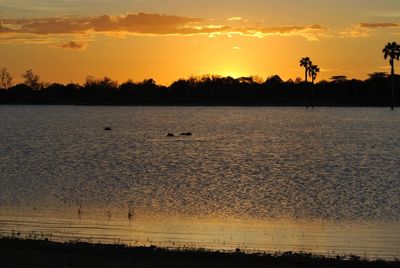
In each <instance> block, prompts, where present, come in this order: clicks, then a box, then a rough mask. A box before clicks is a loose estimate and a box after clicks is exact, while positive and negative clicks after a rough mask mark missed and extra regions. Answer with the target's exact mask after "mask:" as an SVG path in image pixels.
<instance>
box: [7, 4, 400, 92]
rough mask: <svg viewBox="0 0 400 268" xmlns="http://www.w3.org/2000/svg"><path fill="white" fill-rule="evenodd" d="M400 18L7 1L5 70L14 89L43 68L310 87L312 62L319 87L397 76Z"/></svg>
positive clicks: (326, 11)
mask: <svg viewBox="0 0 400 268" xmlns="http://www.w3.org/2000/svg"><path fill="white" fill-rule="evenodd" d="M349 2H351V3H349ZM396 10H400V2H399V1H398V0H354V1H345V0H335V1H333V0H332V1H317V0H306V1H301V3H300V2H299V1H297V0H283V1H279V3H277V2H276V1H260V0H249V1H246V2H245V3H244V2H243V1H229V2H228V1H211V0H203V1H195V0H192V1H185V2H184V3H183V1H180V0H170V1H162V0H117V1H110V0H96V1H94V0H82V1H77V0H59V1H54V0H52V1H50V0H29V1H28V0H0V21H1V24H0V53H1V55H2V57H1V63H0V66H1V67H7V68H8V69H9V71H10V72H11V73H12V74H13V76H14V77H15V79H14V82H19V81H21V78H20V76H21V74H22V73H23V72H24V71H25V70H27V69H33V70H34V72H36V73H38V74H39V75H40V76H41V78H42V80H44V81H46V82H62V83H68V82H79V83H81V82H83V81H84V79H85V77H86V76H87V75H94V76H96V77H102V76H109V77H111V78H113V79H116V80H118V81H119V82H124V81H126V80H128V79H133V80H134V81H139V80H143V79H145V78H153V79H155V80H156V81H157V82H158V83H160V84H166V85H168V84H170V83H171V82H173V81H174V80H176V79H179V78H187V77H188V76H190V75H196V76H197V75H204V74H217V75H223V76H233V77H240V76H250V75H258V76H260V77H262V78H264V79H265V78H266V77H267V76H270V75H274V74H278V75H280V76H281V77H282V78H283V79H284V80H286V79H289V78H292V79H295V78H296V77H301V78H303V71H302V68H300V67H299V66H298V62H299V59H300V58H301V57H304V56H309V57H311V58H312V60H313V61H314V62H315V63H316V64H318V65H319V66H320V67H321V73H320V75H319V77H318V80H320V79H329V77H331V76H333V75H347V76H348V77H354V78H365V77H366V75H367V74H368V73H371V72H375V71H388V70H389V67H388V63H387V62H386V61H385V60H384V59H383V57H382V54H381V50H382V48H383V46H384V45H385V44H386V43H387V42H388V41H396V40H397V39H398V38H399V36H400V11H396ZM338 18H340V19H338Z"/></svg>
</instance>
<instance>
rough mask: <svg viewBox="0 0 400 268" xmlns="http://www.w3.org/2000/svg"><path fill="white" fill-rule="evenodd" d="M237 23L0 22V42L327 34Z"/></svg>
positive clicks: (122, 19)
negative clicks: (88, 37)
mask: <svg viewBox="0 0 400 268" xmlns="http://www.w3.org/2000/svg"><path fill="white" fill-rule="evenodd" d="M241 20H242V18H241V17H233V18H229V19H227V20H225V22H224V21H223V20H222V21H221V23H220V24H216V23H215V22H216V21H215V20H212V21H211V20H207V19H202V18H191V17H183V16H174V15H160V14H147V13H137V14H127V15H124V16H109V15H103V16H97V17H86V18H76V17H60V18H39V19H3V20H0V39H1V38H3V37H4V36H5V35H6V34H8V37H7V38H8V39H9V40H11V37H10V34H12V35H13V36H15V37H16V38H18V39H20V38H22V35H40V36H52V37H54V36H57V35H69V34H71V35H77V34H80V35H85V34H93V33H98V34H101V33H105V34H109V35H114V34H117V35H121V34H122V35H128V34H134V35H210V36H215V35H229V36H231V35H242V36H252V37H260V38H262V37H266V36H271V35H276V36H300V37H304V38H306V39H307V40H313V41H314V40H318V39H319V38H321V37H326V36H327V31H328V29H327V28H326V27H323V26H320V25H318V24H312V25H309V26H260V24H259V23H257V24H253V25H254V26H252V25H251V23H249V22H246V24H245V25H246V26H243V25H241V24H238V22H240V21H241ZM211 22H212V24H211ZM75 45H76V44H75ZM67 47H68V46H67ZM69 47H70V48H72V49H75V48H74V47H75V46H74V45H73V44H72V43H71V44H69ZM62 48H64V47H62Z"/></svg>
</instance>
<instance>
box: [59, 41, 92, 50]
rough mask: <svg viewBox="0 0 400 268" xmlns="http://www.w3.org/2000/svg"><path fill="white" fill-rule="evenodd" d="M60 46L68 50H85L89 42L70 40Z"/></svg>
mask: <svg viewBox="0 0 400 268" xmlns="http://www.w3.org/2000/svg"><path fill="white" fill-rule="evenodd" d="M58 47H60V48H63V49H68V50H84V49H86V47H87V44H86V43H84V42H76V41H69V42H67V43H62V44H60V45H58Z"/></svg>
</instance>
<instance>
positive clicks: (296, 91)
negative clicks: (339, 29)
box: [0, 42, 400, 108]
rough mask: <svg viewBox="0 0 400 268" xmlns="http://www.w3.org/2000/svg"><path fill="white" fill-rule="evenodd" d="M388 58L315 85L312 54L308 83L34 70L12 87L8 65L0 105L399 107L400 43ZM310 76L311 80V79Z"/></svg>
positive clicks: (1, 76) (0, 83)
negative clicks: (363, 72)
mask: <svg viewBox="0 0 400 268" xmlns="http://www.w3.org/2000/svg"><path fill="white" fill-rule="evenodd" d="M382 52H383V54H384V57H385V59H389V63H390V66H391V74H390V75H388V74H386V73H384V72H376V73H372V74H369V75H368V78H367V79H365V80H358V79H348V78H347V77H346V76H344V75H336V76H333V77H331V78H330V79H329V80H328V81H327V80H322V81H320V82H318V83H315V80H316V78H317V75H318V73H319V71H320V68H319V67H318V66H317V65H315V64H313V63H312V61H311V59H310V58H309V57H304V58H302V59H301V60H300V66H302V67H304V69H305V79H304V81H303V80H301V79H300V78H297V79H296V80H295V81H293V80H291V79H289V80H287V81H283V80H282V79H281V78H280V77H279V76H278V75H273V76H270V77H268V78H267V79H265V80H263V79H261V78H259V77H255V76H250V77H240V78H233V77H230V76H227V77H222V76H217V75H205V76H199V77H194V76H192V77H189V78H188V79H179V80H177V81H175V82H173V83H172V84H171V85H170V86H163V85H158V84H157V83H156V82H155V81H154V80H153V79H146V80H144V81H141V82H133V81H130V80H129V81H127V82H125V83H122V84H118V83H117V81H115V80H113V79H111V78H108V77H104V78H100V79H97V78H95V77H92V76H89V77H87V78H86V81H85V82H84V84H83V85H80V84H75V83H69V84H66V85H64V84H59V83H51V84H47V83H43V82H42V81H41V80H40V77H39V76H38V75H37V74H35V73H34V72H33V71H32V70H27V71H26V72H25V73H24V74H23V75H22V77H23V79H24V82H23V83H20V84H17V85H12V80H13V79H12V76H11V74H10V73H9V72H8V71H7V69H6V68H2V69H0V87H1V90H0V103H2V104H82V105H84V104H86V105H268V106H274V105H290V106H307V107H314V106H391V107H392V108H393V107H394V106H397V105H399V104H400V94H395V91H394V89H395V85H396V84H399V82H400V76H398V75H396V74H395V72H394V62H395V60H399V57H400V46H399V45H398V44H397V43H395V42H393V43H388V44H387V45H386V46H385V48H384V49H383V51H382ZM308 77H309V78H311V82H308Z"/></svg>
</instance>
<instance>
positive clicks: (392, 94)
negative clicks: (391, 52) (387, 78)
mask: <svg viewBox="0 0 400 268" xmlns="http://www.w3.org/2000/svg"><path fill="white" fill-rule="evenodd" d="M391 67H392V68H391V80H392V81H391V91H390V107H391V109H392V110H393V109H394V59H393V60H392V62H391Z"/></svg>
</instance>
